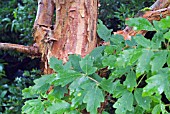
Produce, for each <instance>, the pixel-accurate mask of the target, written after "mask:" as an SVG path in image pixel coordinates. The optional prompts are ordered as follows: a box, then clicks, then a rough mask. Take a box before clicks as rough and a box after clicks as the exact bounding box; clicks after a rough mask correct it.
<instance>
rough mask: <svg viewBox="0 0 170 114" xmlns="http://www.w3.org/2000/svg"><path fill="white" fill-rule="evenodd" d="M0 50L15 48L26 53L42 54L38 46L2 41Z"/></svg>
mask: <svg viewBox="0 0 170 114" xmlns="http://www.w3.org/2000/svg"><path fill="white" fill-rule="evenodd" d="M0 50H15V51H17V52H21V53H26V54H28V55H31V56H40V55H41V54H40V52H39V49H38V47H35V46H24V45H19V44H11V43H0Z"/></svg>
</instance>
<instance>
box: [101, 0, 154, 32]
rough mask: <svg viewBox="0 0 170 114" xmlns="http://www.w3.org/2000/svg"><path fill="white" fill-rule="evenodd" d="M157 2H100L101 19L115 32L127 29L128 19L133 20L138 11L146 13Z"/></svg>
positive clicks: (135, 0)
mask: <svg viewBox="0 0 170 114" xmlns="http://www.w3.org/2000/svg"><path fill="white" fill-rule="evenodd" d="M154 2H155V0H148V1H147V0H114V1H113V0H100V2H99V3H100V7H99V19H101V20H102V21H103V22H104V24H105V25H106V26H107V27H109V28H112V29H113V30H114V31H117V30H118V29H123V28H124V27H125V20H126V18H132V17H134V16H135V14H137V12H138V11H140V10H141V9H143V10H142V11H146V10H148V9H149V8H147V7H150V6H151V5H152V4H153V3H154Z"/></svg>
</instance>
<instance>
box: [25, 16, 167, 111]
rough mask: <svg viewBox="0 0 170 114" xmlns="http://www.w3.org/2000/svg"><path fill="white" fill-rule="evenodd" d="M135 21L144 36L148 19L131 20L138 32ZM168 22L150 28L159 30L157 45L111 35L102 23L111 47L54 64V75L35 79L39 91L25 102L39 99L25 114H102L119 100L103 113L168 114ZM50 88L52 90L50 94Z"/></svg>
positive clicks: (30, 103)
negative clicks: (109, 102)
mask: <svg viewBox="0 0 170 114" xmlns="http://www.w3.org/2000/svg"><path fill="white" fill-rule="evenodd" d="M167 18H169V17H167ZM134 20H140V22H141V23H140V30H146V20H145V19H142V18H137V19H130V20H129V21H128V23H133V25H134V26H138V23H136V24H135V22H138V21H134ZM165 20H166V19H164V20H163V21H162V20H161V21H158V22H156V23H157V24H154V25H151V24H148V22H147V25H149V26H150V27H151V28H149V29H148V30H154V31H155V30H156V33H155V35H154V37H153V39H150V40H149V39H146V38H145V37H144V36H142V35H137V36H135V37H134V38H132V39H131V40H129V41H124V40H123V37H122V36H120V35H111V31H110V30H107V28H106V27H105V26H104V25H102V22H101V21H99V25H98V32H99V33H98V34H99V36H102V38H103V40H106V41H109V42H110V45H109V46H101V47H98V48H96V49H94V50H93V51H92V52H91V53H90V54H89V55H87V56H85V57H84V58H81V57H80V56H78V55H70V57H69V61H68V62H67V63H65V64H63V62H62V60H58V59H56V58H51V59H50V63H49V64H50V67H51V68H52V69H53V70H54V71H55V73H54V74H50V75H45V76H42V77H41V78H39V79H36V80H35V81H34V82H35V85H34V86H32V87H29V88H26V89H24V90H23V96H24V98H28V96H29V98H31V94H32V98H34V99H33V100H28V101H26V102H25V105H24V107H23V108H22V112H23V113H33V114H37V112H41V113H42V114H43V113H56V114H61V113H64V114H67V113H78V114H79V113H81V111H82V110H84V111H85V110H86V111H87V112H90V114H97V112H98V109H99V110H101V109H102V107H101V105H100V104H101V103H102V102H104V101H113V100H112V99H114V101H113V103H111V104H112V107H111V110H108V109H107V108H104V109H102V110H103V113H107V112H108V113H113V112H114V113H116V114H129V113H130V114H145V113H153V114H155V113H156V114H157V113H160V112H161V113H164V114H167V113H168V110H167V109H168V108H169V104H166V103H167V102H169V100H170V93H169V91H170V72H169V70H170V68H169V64H170V62H169V57H170V53H169V40H167V37H162V35H161V34H167V32H169V30H168V26H167V28H163V29H159V27H161V26H163V25H164V23H163V22H165V23H166V22H167V21H169V20H168V19H167V20H166V21H165ZM131 21H133V22H131ZM102 30H103V31H102ZM105 30H106V32H105ZM105 33H106V34H105ZM160 37H161V38H160ZM128 44H130V45H129V47H128V48H127V45H128ZM125 46H126V48H125ZM99 62H100V63H101V64H99ZM97 63H98V64H97ZM106 68H107V72H110V73H109V74H108V75H107V76H106V77H102V73H99V71H100V72H102V69H106ZM103 73H104V71H103ZM50 86H51V87H52V90H51V91H50V93H47V90H48V89H49V87H50ZM30 93H31V94H30ZM106 105H107V103H106Z"/></svg>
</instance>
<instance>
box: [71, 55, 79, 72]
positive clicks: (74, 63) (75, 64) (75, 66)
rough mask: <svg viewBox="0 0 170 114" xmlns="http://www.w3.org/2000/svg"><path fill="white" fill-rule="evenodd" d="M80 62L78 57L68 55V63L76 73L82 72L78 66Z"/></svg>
mask: <svg viewBox="0 0 170 114" xmlns="http://www.w3.org/2000/svg"><path fill="white" fill-rule="evenodd" d="M80 60H81V56H80V55H75V54H72V55H69V61H70V62H71V64H72V67H73V69H74V70H75V71H78V72H81V71H82V70H81V68H80V64H79V61H80Z"/></svg>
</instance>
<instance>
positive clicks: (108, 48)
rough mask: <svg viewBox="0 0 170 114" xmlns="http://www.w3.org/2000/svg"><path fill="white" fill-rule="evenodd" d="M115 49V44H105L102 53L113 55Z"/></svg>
mask: <svg viewBox="0 0 170 114" xmlns="http://www.w3.org/2000/svg"><path fill="white" fill-rule="evenodd" d="M114 51H115V46H106V48H105V50H104V54H105V55H113V53H114Z"/></svg>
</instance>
